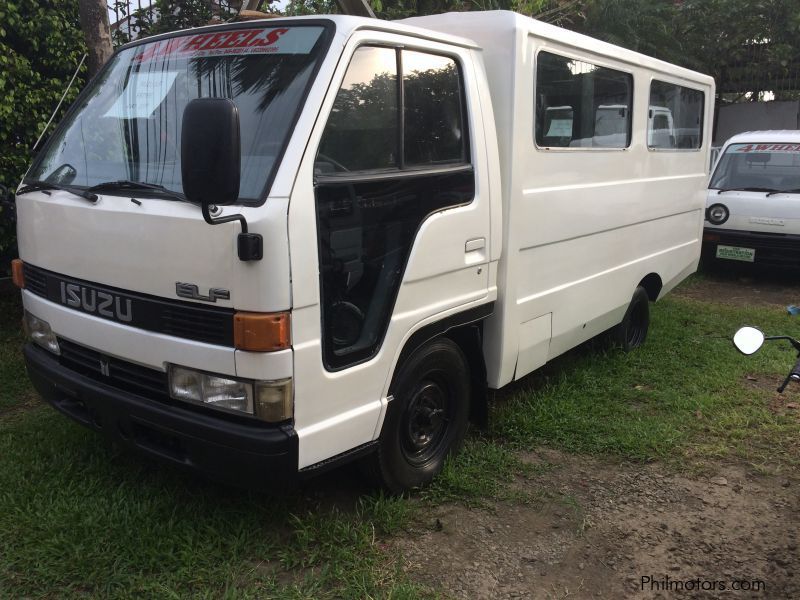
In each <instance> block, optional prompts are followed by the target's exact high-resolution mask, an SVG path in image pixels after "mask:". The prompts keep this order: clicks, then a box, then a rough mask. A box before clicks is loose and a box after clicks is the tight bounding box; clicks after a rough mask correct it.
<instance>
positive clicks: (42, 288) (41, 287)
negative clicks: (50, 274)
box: [22, 263, 47, 296]
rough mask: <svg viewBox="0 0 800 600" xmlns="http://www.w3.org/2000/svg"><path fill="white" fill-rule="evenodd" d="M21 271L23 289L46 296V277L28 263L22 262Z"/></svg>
mask: <svg viewBox="0 0 800 600" xmlns="http://www.w3.org/2000/svg"><path fill="white" fill-rule="evenodd" d="M22 272H23V274H24V277H25V289H27V290H29V291H30V292H33V293H34V294H36V295H37V296H47V278H46V277H45V275H44V273H43V272H42V271H40V270H39V269H37V268H36V267H32V266H31V265H29V264H28V263H24V264H23V265H22Z"/></svg>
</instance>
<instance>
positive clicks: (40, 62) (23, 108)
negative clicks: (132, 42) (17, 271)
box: [0, 0, 86, 271]
mask: <svg viewBox="0 0 800 600" xmlns="http://www.w3.org/2000/svg"><path fill="white" fill-rule="evenodd" d="M84 52H85V46H84V42H83V35H82V34H81V30H80V19H79V17H78V6H77V2H76V1H75V0H2V1H0V184H2V185H3V186H6V187H8V188H10V189H14V188H16V186H17V185H18V184H19V182H20V180H21V179H22V176H23V175H24V174H25V171H26V170H27V168H28V165H29V164H30V162H31V159H32V153H31V148H32V146H33V144H34V142H35V141H36V138H37V137H39V134H40V133H41V132H42V130H43V129H44V126H45V123H47V120H48V119H49V118H50V115H51V113H52V112H53V110H54V109H55V107H56V106H57V104H58V101H59V99H60V98H61V94H63V93H64V89H65V87H66V85H67V83H68V82H69V80H70V78H71V77H72V74H73V73H74V71H75V69H76V67H77V66H78V64H79V63H80V61H81V57H82V55H83V53H84ZM85 69H86V68H85V67H84V68H83V72H82V73H81V74H80V76H79V78H78V79H77V80H76V82H75V84H74V85H73V87H72V89H71V90H70V92H69V94H68V95H67V97H66V99H65V101H64V107H67V106H69V105H70V103H71V102H72V101H73V100H74V99H75V97H76V96H77V94H78V92H79V91H80V89H81V87H82V84H83V76H84V73H85ZM63 110H64V108H62V111H61V112H62V113H63ZM12 215H13V212H12V209H11V208H10V207H9V206H8V205H5V206H3V207H2V208H0V271H2V270H4V269H5V267H6V265H7V261H8V259H9V258H10V256H11V254H12V253H13V249H14V243H15V242H14V240H15V229H14V224H13V219H12V218H11V217H12Z"/></svg>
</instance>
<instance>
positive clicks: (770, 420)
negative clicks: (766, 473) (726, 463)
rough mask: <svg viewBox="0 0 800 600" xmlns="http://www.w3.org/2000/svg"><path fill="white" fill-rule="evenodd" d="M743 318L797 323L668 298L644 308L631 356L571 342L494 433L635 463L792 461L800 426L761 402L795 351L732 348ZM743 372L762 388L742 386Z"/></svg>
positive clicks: (503, 414)
mask: <svg viewBox="0 0 800 600" xmlns="http://www.w3.org/2000/svg"><path fill="white" fill-rule="evenodd" d="M744 324H752V325H757V326H759V327H760V328H762V329H763V330H764V331H766V332H768V333H770V334H778V333H780V334H788V335H791V334H793V333H794V334H800V331H798V330H800V322H798V321H797V320H795V319H794V318H792V317H789V316H787V315H786V313H785V311H781V310H780V309H779V308H777V307H776V308H735V307H731V306H724V305H719V304H710V303H704V302H699V301H694V300H690V299H687V298H679V297H676V296H668V297H667V298H665V299H664V300H662V301H661V302H659V303H658V304H657V305H655V306H654V307H653V308H652V309H651V325H650V333H649V336H648V339H647V342H646V344H645V345H644V346H643V347H641V348H639V349H637V350H636V351H635V352H632V353H629V354H625V353H622V352H619V351H617V350H614V349H605V350H604V349H602V348H596V347H595V348H591V349H590V348H587V347H584V348H579V349H576V350H573V351H571V352H570V353H568V354H567V355H566V356H564V357H562V358H560V359H558V360H557V361H554V363H553V364H552V365H549V366H548V367H546V368H545V369H543V370H542V371H541V372H540V373H537V374H535V375H534V376H533V377H530V378H528V379H527V380H524V381H523V382H521V383H520V384H516V386H515V388H514V389H513V390H512V391H511V392H510V393H509V394H507V395H506V396H507V398H506V399H505V400H501V401H500V402H499V403H498V405H497V406H496V408H495V411H494V414H493V415H492V417H493V418H492V432H491V433H492V439H494V440H496V441H499V440H503V441H504V442H506V443H510V444H512V445H513V446H515V447H521V448H527V447H531V446H533V445H535V444H546V445H549V446H552V447H555V448H559V449H563V450H568V451H572V452H584V453H591V454H604V455H611V456H617V457H621V458H626V459H633V460H641V461H646V460H653V459H671V460H676V461H682V460H684V459H685V458H686V457H694V458H700V459H702V458H709V457H724V456H738V457H740V458H744V459H746V460H748V461H750V462H754V463H766V462H769V461H775V460H779V461H784V462H786V463H787V464H796V462H797V459H798V458H800V453H798V452H797V440H798V439H800V422H799V421H798V419H797V418H796V415H793V414H791V413H790V414H786V415H778V414H775V413H774V412H773V411H771V410H770V409H769V407H768V403H769V401H770V400H771V399H774V398H775V397H776V394H775V388H776V387H777V386H778V384H779V383H780V382H781V381H782V378H783V377H784V376H785V374H786V373H787V372H788V371H789V369H790V367H791V366H792V365H793V361H794V360H795V354H794V352H792V351H791V350H790V348H789V347H788V344H786V343H777V342H771V343H769V342H768V343H767V344H766V345H765V346H764V348H763V349H762V350H761V351H760V352H759V353H758V354H756V355H753V356H750V357H746V356H743V355H741V354H739V352H737V351H736V350H735V349H734V347H733V345H732V343H731V341H730V340H731V337H732V335H733V333H734V332H735V331H736V329H738V327H739V326H741V325H744ZM595 346H596V345H595ZM747 374H758V379H759V380H760V381H763V382H764V383H763V385H762V386H761V387H758V388H756V387H754V386H748V385H746V376H747ZM773 384H774V385H773ZM789 392H790V393H796V392H793V391H792V390H789ZM789 450H793V451H789Z"/></svg>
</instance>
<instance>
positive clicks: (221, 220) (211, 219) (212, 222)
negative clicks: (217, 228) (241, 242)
mask: <svg viewBox="0 0 800 600" xmlns="http://www.w3.org/2000/svg"><path fill="white" fill-rule="evenodd" d="M209 206H210V205H209V204H206V203H205V202H204V203H203V204H202V208H203V218H204V219H205V220H206V223H208V224H209V225H221V224H222V223H230V222H232V221H239V222H240V223H241V224H242V233H247V220H246V219H245V218H244V215H240V214H236V215H228V216H227V217H219V218H217V219H215V218H214V217H212V216H211V212H209Z"/></svg>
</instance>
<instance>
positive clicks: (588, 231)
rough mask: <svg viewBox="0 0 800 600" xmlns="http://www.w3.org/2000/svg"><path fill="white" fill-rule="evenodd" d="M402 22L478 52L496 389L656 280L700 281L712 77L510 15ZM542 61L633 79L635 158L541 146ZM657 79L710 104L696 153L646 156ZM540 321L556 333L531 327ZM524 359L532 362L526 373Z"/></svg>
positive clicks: (598, 324)
mask: <svg viewBox="0 0 800 600" xmlns="http://www.w3.org/2000/svg"><path fill="white" fill-rule="evenodd" d="M405 22H408V23H411V24H414V25H419V26H424V27H427V28H430V29H437V30H440V31H447V32H449V33H456V34H459V35H464V36H465V37H469V38H470V39H473V40H475V41H476V42H477V43H478V44H479V45H480V46H482V47H483V48H484V60H485V63H486V71H487V74H488V76H489V89H490V91H491V94H492V101H493V105H494V107H495V114H496V128H497V137H498V141H499V149H500V164H501V172H502V190H503V216H504V226H503V238H502V239H503V258H502V259H501V261H500V271H499V280H498V289H499V294H498V296H499V299H498V305H497V307H496V309H495V313H494V315H493V316H492V317H491V318H490V319H489V321H488V323H487V329H486V332H485V333H486V346H485V355H486V361H487V365H488V368H489V385H490V386H491V387H500V386H503V385H505V384H506V383H508V382H510V381H512V380H513V379H515V378H519V377H521V376H523V375H525V374H527V373H529V372H530V371H531V370H533V369H535V368H538V367H540V366H541V365H543V364H544V362H545V361H546V360H550V359H552V358H554V357H556V356H558V355H559V354H561V353H563V352H564V351H566V350H568V349H569V348H572V347H573V346H575V345H577V344H579V343H581V342H583V341H585V340H587V339H589V338H590V337H592V336H594V335H597V334H598V333H600V332H602V331H603V330H605V329H607V328H609V327H611V326H612V325H615V324H616V323H618V322H619V321H620V320H621V319H622V316H623V314H624V312H625V309H626V307H627V305H628V303H629V302H630V299H631V294H632V291H633V289H634V288H635V286H636V284H637V283H638V282H639V281H641V280H642V279H643V278H644V277H645V276H646V275H647V274H648V273H658V274H659V276H660V278H661V280H662V283H663V288H662V293H665V292H667V291H668V290H669V289H671V288H672V287H673V286H674V285H675V284H676V283H677V282H679V281H680V280H681V279H682V278H683V277H685V276H686V275H687V274H688V273H691V272H692V271H694V270H695V269H696V267H697V262H698V257H699V249H700V243H701V231H702V219H703V218H702V213H703V205H704V195H705V194H704V191H703V187H704V182H705V181H706V180H707V178H708V163H709V148H710V144H711V125H712V119H711V118H710V115H711V114H712V110H713V98H714V83H713V80H712V79H711V78H710V77H707V76H702V75H699V74H697V73H693V72H691V71H689V70H687V69H681V68H679V67H676V66H674V65H670V64H667V63H665V62H662V61H659V60H656V59H653V58H650V57H647V56H643V55H641V54H637V53H635V52H632V51H629V50H625V49H623V48H619V47H617V46H612V45H610V44H606V43H604V42H601V41H599V40H595V39H592V38H589V37H586V36H582V35H579V34H576V33H573V32H569V31H564V30H563V29H561V28H558V27H554V26H551V25H548V24H545V23H541V22H539V21H536V20H534V19H529V18H526V17H523V16H521V15H517V14H515V13H510V12H503V11H498V12H489V13H452V14H445V15H435V16H431V17H419V18H413V19H407V20H406V21H405ZM542 49H544V50H547V51H551V52H555V53H559V54H562V55H566V56H570V57H575V58H577V59H581V60H585V61H588V62H591V63H594V64H598V65H603V66H608V67H613V68H615V69H619V70H622V71H625V72H629V73H631V74H632V75H633V77H634V90H633V99H634V100H633V101H634V107H633V119H634V123H633V128H632V129H633V136H632V139H631V144H630V147H629V148H627V149H625V150H622V149H595V148H592V149H582V150H578V149H575V150H573V149H571V148H569V149H563V148H557V149H544V148H537V147H536V144H535V143H534V139H533V130H534V123H533V92H534V87H535V61H536V54H537V52H538V51H539V50H542ZM652 78H658V79H660V80H663V81H666V82H670V83H676V84H680V85H687V86H689V87H693V88H695V89H700V90H702V91H703V92H704V93H705V102H706V106H705V115H706V119H705V122H704V135H703V144H702V147H701V148H700V149H699V150H698V151H680V152H659V151H653V150H650V149H648V147H647V133H646V132H647V123H648V109H649V91H648V89H649V85H650V81H651V79H652ZM548 315H549V316H548ZM543 318H545V319H546V321H547V322H548V323H550V329H549V330H548V328H547V327H545V326H543V325H541V324H539V325H536V326H534V325H533V323H542V322H540V321H539V320H540V319H543ZM523 352H524V353H525V354H526V358H525V360H523V361H522V364H521V365H518V364H517V357H518V355H519V354H520V353H523ZM534 355H535V356H536V357H537V358H536V359H535V360H533V359H532V358H530V357H531V356H534Z"/></svg>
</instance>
